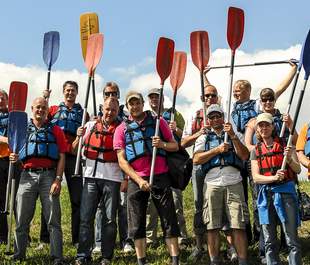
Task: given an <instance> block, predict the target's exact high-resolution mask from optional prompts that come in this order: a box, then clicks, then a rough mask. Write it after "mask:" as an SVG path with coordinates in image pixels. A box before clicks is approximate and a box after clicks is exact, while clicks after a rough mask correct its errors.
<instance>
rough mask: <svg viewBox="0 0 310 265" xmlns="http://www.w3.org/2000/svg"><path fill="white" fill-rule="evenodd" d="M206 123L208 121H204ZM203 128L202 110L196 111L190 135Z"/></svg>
mask: <svg viewBox="0 0 310 265" xmlns="http://www.w3.org/2000/svg"><path fill="white" fill-rule="evenodd" d="M206 123H208V121H206ZM202 127H203V109H200V110H197V111H196V116H195V119H194V120H193V122H192V134H194V133H196V132H198V131H199V130H200V129H201V128H202Z"/></svg>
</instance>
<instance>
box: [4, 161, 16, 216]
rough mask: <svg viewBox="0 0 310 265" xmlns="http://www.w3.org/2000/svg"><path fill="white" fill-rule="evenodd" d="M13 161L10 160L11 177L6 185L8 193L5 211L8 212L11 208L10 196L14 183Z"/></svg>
mask: <svg viewBox="0 0 310 265" xmlns="http://www.w3.org/2000/svg"><path fill="white" fill-rule="evenodd" d="M13 166H14V165H13V163H12V162H11V161H10V163H9V172H8V173H9V178H8V183H7V185H6V195H5V208H4V212H5V213H8V211H9V210H8V209H9V200H10V199H9V198H10V191H11V185H12V178H13Z"/></svg>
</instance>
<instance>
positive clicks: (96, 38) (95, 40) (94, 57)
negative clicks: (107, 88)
mask: <svg viewBox="0 0 310 265" xmlns="http://www.w3.org/2000/svg"><path fill="white" fill-rule="evenodd" d="M102 50H103V34H101V33H95V34H91V35H90V36H89V38H88V42H87V52H86V58H85V65H86V68H87V70H88V73H89V75H90V76H91V75H92V74H93V71H94V70H95V69H96V66H97V65H98V64H99V62H100V59H101V56H102Z"/></svg>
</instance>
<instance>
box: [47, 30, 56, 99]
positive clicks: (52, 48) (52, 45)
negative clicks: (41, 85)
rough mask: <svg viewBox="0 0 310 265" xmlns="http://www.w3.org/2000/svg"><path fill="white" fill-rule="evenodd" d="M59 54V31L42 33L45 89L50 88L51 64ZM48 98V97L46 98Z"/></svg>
mask: <svg viewBox="0 0 310 265" xmlns="http://www.w3.org/2000/svg"><path fill="white" fill-rule="evenodd" d="M58 54H59V32H58V31H49V32H46V33H44V39H43V60H44V62H45V64H46V66H47V85H46V90H48V91H49V90H50V79H51V69H52V65H53V64H54V63H55V62H56V60H57V58H58ZM47 100H48V98H47Z"/></svg>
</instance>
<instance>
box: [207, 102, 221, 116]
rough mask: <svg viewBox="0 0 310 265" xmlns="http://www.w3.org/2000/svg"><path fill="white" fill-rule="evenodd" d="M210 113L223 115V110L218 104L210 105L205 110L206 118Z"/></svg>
mask: <svg viewBox="0 0 310 265" xmlns="http://www.w3.org/2000/svg"><path fill="white" fill-rule="evenodd" d="M212 112H218V113H221V114H223V113H224V111H223V109H222V108H221V106H220V105H219V104H211V105H210V106H209V107H208V109H207V113H206V114H207V116H209V114H211V113H212Z"/></svg>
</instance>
